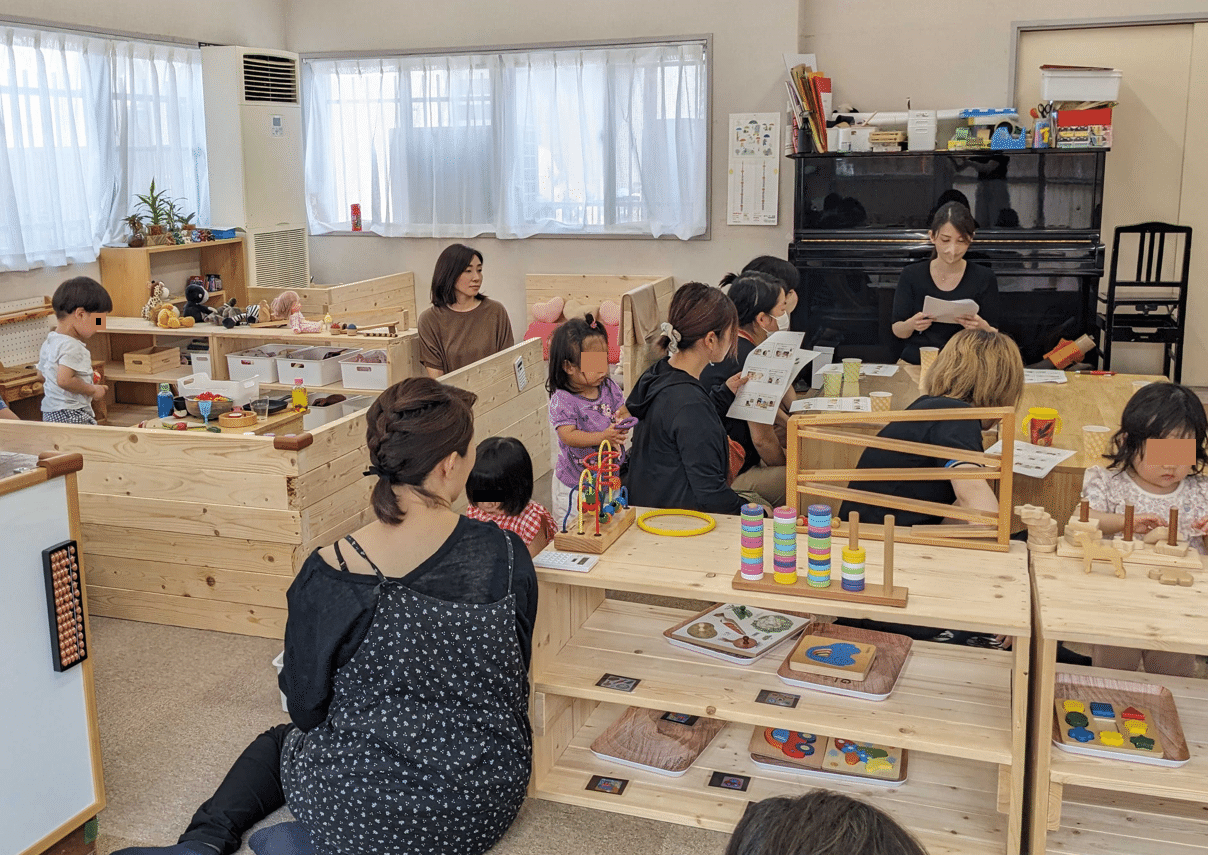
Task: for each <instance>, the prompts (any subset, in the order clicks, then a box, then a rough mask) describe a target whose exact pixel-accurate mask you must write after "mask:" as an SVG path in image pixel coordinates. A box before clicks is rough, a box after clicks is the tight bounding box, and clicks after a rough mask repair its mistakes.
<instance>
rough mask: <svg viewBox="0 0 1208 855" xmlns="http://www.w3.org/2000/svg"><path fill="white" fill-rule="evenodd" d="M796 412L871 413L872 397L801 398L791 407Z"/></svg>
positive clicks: (790, 409)
mask: <svg viewBox="0 0 1208 855" xmlns="http://www.w3.org/2000/svg"><path fill="white" fill-rule="evenodd" d="M789 411H790V412H794V413H871V412H872V399H871V398H867V397H863V396H861V397H859V398H824V397H817V398H801V399H799V400H796V401H793V404H792V406H790V407H789Z"/></svg>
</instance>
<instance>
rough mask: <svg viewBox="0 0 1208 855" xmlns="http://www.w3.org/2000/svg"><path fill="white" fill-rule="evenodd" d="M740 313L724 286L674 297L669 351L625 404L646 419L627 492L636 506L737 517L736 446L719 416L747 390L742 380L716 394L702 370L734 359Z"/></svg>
mask: <svg viewBox="0 0 1208 855" xmlns="http://www.w3.org/2000/svg"><path fill="white" fill-rule="evenodd" d="M737 333H738V312H737V310H735V308H734V303H732V302H731V301H730V298H729V297H727V296H726V295H725V294H724V293H722V291H721V289H719V288H712V287H710V286H708V285H704V284H702V283H700V282H689V283H688V284H687V285H685V286H684V287H682V288H680V289H679V290H678V291H676V292H675V296H674V297H672V298H671V308H670V309H669V310H668V313H667V321H666V322H665V323H664V324H663V335H662V337H660V338H659V340H658V341H657V342H656V346H657V347H659V348H661V349H662V350H663V351H665V352H666V353H667V356H666V357H665V358H664V359H661V360H659V361H658V362H656V363H654V365H651V366H650V367H649V368H648V369H646V373H645V374H643V375H642V376H641V377H640V378H638V382H637V383H636V384H634V387H633V391H632V392H630V393H629V399H628V400H627V401H626V402H625V406H626V407H627V408H628V409H629V412H630V414H631V415H634V416H637V417H638V419H639V421H638V424H637V427H635V428H634V431H633V450H632V451H631V452H630V456H629V470H628V472H627V474H626V477H625V486H626V487H627V488H628V490H629V499H630V501H631V502H632V503H633V504H635V505H646V506H648V507H654V508H685V509H687V510H693V511H710V512H713V513H721V514H737V513H738V512H739V511H740V510H741V509H742V506H743V504H744V503H745V500H744V499H743V497H742V496H740V495H739V494H738V493H736V492H734V491H733V490H732V489H730V485H729V477H728V475H729V461H730V446H729V441H728V439H727V437H726V429H725V427H724V426H723V425H722V421H721V416H720V415H719V412H725V410H726V409H727V408H728V407H729V405H730V403H731V402H732V401H733V400H734V393H735V392H736V391H737V390H738V388H739V387H740V386H741V385H742V382H743V381H742V378H741V377H740V376H739V375H738V374H735V375H733V376H732V377H730V378H729V379H728V380H727V381H726V382H725V383H723V384H721V385H719V386H718V387H717V388H716V390H715V391H714V395H713V396H710V394H709V391H707V390H706V389H705V387H704V386H702V385H701V383H700V375H701V372H702V371H703V370H704V369H705V366H707V365H709V364H710V363H713V362H721V361H722V360H724V359H725V358H726V357H728V356H731V355H733V353H734V344H735V342H736V341H737Z"/></svg>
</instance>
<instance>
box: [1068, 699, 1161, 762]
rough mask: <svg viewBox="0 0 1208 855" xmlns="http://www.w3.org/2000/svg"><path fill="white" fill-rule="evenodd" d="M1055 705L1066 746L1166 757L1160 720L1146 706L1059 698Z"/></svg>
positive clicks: (1123, 753)
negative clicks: (1160, 732)
mask: <svg viewBox="0 0 1208 855" xmlns="http://www.w3.org/2000/svg"><path fill="white" fill-rule="evenodd" d="M1054 706H1055V709H1056V715H1057V726H1058V732H1059V733H1060V734H1061V742H1062V743H1063V744H1065V745H1081V746H1084V747H1086V748H1089V749H1098V750H1100V751H1107V752H1111V753H1117V754H1122V755H1129V754H1132V755H1139V756H1145V757H1154V758H1161V757H1163V756H1164V751H1163V748H1162V742H1161V738H1160V737H1159V735H1158V727H1157V724H1156V721H1155V719H1154V717H1153V714H1152V713H1151V712H1150V711H1149V710H1148V709H1146V708H1144V707H1135V706H1131V705H1119V704H1112V703H1108V702H1107V701H1080V700H1076V699H1072V698H1058V699H1057V700H1056V701H1055V703H1054Z"/></svg>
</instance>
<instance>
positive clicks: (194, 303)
mask: <svg viewBox="0 0 1208 855" xmlns="http://www.w3.org/2000/svg"><path fill="white" fill-rule="evenodd" d="M208 296H209V292H208V291H207V290H206V289H205V286H203V285H198V284H196V283H194V284H192V285H189V286H187V287H186V288H185V311H184V316H185V317H186V318H192V319H193V320H194V322H197V323H201V322H203V321H208V320H209V319H210V315H212V314H214V309H213V308H211V307H210V306H207V305H206V297H208Z"/></svg>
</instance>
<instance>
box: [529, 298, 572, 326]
mask: <svg viewBox="0 0 1208 855" xmlns="http://www.w3.org/2000/svg"><path fill="white" fill-rule="evenodd" d="M565 305H566V300H565V299H564V298H562V297H551V298H550V299H549V300H547V301H545V302H544V303H533V308H532V312H533V320H534V321H536V322H537V323H539V324H556V323H557V322H558V321H560V320H561V319H562V308H563V306H565Z"/></svg>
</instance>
